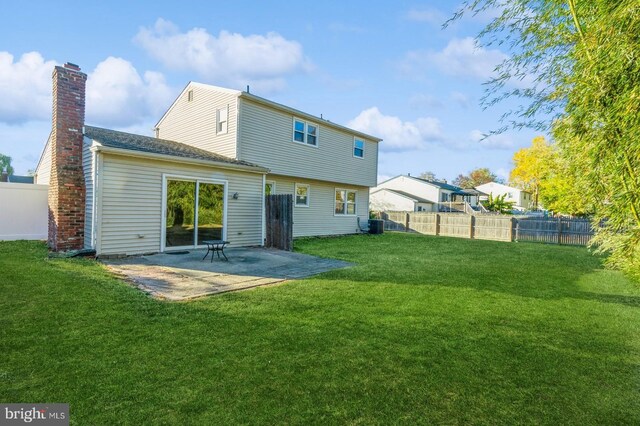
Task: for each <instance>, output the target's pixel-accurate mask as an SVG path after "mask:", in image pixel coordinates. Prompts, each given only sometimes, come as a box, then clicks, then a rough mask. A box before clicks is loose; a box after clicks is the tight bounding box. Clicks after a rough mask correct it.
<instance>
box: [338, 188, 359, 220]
mask: <svg viewBox="0 0 640 426" xmlns="http://www.w3.org/2000/svg"><path fill="white" fill-rule="evenodd" d="M334 211H335V214H344V215H355V214H356V191H352V190H349V189H336V202H335V210H334Z"/></svg>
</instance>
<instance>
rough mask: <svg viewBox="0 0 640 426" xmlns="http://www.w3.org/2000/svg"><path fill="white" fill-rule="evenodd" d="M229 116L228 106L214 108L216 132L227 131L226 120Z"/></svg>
mask: <svg viewBox="0 0 640 426" xmlns="http://www.w3.org/2000/svg"><path fill="white" fill-rule="evenodd" d="M228 117H229V107H228V106H225V107H224V108H218V109H217V110H216V134H218V135H219V134H224V133H227V122H228Z"/></svg>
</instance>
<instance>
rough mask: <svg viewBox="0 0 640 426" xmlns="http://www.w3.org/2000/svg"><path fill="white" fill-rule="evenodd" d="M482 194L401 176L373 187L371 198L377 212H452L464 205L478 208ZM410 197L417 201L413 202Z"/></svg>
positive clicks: (440, 183) (446, 184) (373, 207)
mask: <svg viewBox="0 0 640 426" xmlns="http://www.w3.org/2000/svg"><path fill="white" fill-rule="evenodd" d="M401 195H403V196H404V198H403V197H401ZM479 195H480V193H479V192H478V191H475V190H473V189H463V188H460V187H459V186H455V185H450V184H448V183H444V182H439V181H431V180H426V179H421V178H416V177H413V176H404V175H400V176H396V177H394V178H391V179H389V180H386V181H384V182H382V183H380V184H378V186H376V187H375V188H372V189H371V195H370V197H371V200H372V209H373V210H387V211H389V210H398V211H448V210H451V209H454V208H455V209H457V208H458V207H459V204H462V203H468V204H469V205H470V206H471V207H472V208H475V207H476V206H477V205H478V198H479ZM407 197H409V198H413V199H414V200H415V201H414V202H413V203H409V202H407V201H408V200H407V199H406V198H407ZM454 204H456V206H454Z"/></svg>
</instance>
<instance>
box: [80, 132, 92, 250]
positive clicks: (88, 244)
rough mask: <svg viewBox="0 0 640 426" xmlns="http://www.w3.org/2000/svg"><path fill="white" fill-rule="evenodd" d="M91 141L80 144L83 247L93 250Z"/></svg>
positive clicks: (86, 140)
mask: <svg viewBox="0 0 640 426" xmlns="http://www.w3.org/2000/svg"><path fill="white" fill-rule="evenodd" d="M90 148H91V140H90V139H87V138H85V139H84V142H83V144H82V171H83V173H84V185H85V203H84V205H85V207H84V247H85V248H93V244H92V238H91V237H92V233H93V188H94V186H93V185H94V183H93V173H94V163H93V153H92V152H91V150H90Z"/></svg>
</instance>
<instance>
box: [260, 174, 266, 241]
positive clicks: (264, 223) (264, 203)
mask: <svg viewBox="0 0 640 426" xmlns="http://www.w3.org/2000/svg"><path fill="white" fill-rule="evenodd" d="M266 185H267V175H266V173H265V174H263V175H262V241H261V242H260V245H261V246H262V247H264V243H265V239H266V238H267V228H266V226H267V219H266V214H267V209H266V199H265V197H266V193H265V186H266Z"/></svg>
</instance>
